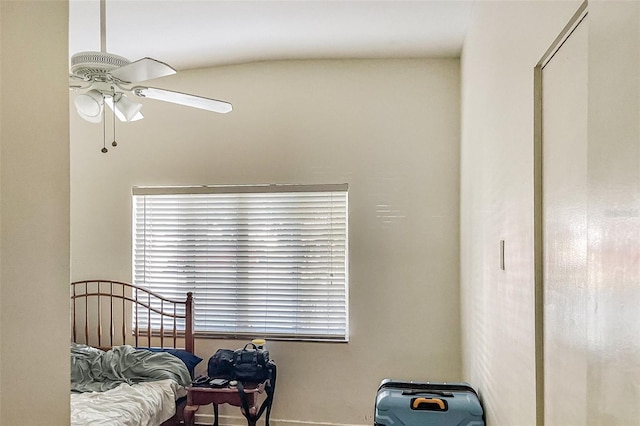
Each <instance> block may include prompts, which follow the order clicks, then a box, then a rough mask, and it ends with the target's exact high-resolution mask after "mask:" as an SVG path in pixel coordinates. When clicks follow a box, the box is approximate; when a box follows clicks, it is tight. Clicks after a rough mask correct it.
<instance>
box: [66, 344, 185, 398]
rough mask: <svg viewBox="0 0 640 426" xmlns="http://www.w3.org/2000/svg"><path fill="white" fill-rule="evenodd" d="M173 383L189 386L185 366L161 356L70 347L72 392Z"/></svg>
mask: <svg viewBox="0 0 640 426" xmlns="http://www.w3.org/2000/svg"><path fill="white" fill-rule="evenodd" d="M164 379H172V380H174V381H175V382H177V383H178V384H180V385H182V386H188V385H189V384H190V383H191V376H190V375H189V371H188V370H187V367H186V366H185V365H184V363H183V362H182V361H181V360H180V359H179V358H177V357H175V356H173V355H171V354H169V353H164V352H151V351H147V350H143V349H135V348H134V347H132V346H129V345H124V346H116V347H114V348H113V349H111V350H109V351H106V352H105V351H102V350H100V349H96V348H93V347H91V346H86V345H80V344H77V343H72V344H71V390H72V391H75V392H104V391H107V390H109V389H114V388H116V387H117V386H119V385H120V384H122V383H127V384H130V385H131V384H134V383H140V382H150V381H156V380H164Z"/></svg>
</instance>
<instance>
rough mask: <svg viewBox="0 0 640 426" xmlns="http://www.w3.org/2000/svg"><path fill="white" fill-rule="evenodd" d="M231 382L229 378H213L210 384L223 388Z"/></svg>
mask: <svg viewBox="0 0 640 426" xmlns="http://www.w3.org/2000/svg"><path fill="white" fill-rule="evenodd" d="M228 384H229V380H227V379H219V378H217V379H211V381H210V382H209V386H211V387H213V388H223V387H225V386H227V385H228Z"/></svg>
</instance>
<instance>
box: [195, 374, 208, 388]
mask: <svg viewBox="0 0 640 426" xmlns="http://www.w3.org/2000/svg"><path fill="white" fill-rule="evenodd" d="M210 381H211V377H209V376H199V377H196V378H195V379H194V380H193V382H192V383H191V385H192V386H209V382H210Z"/></svg>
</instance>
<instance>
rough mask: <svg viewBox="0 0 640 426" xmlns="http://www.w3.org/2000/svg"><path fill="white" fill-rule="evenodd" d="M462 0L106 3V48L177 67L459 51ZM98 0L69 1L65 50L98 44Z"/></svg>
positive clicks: (464, 17) (465, 7) (467, 10)
mask: <svg viewBox="0 0 640 426" xmlns="http://www.w3.org/2000/svg"><path fill="white" fill-rule="evenodd" d="M471 8H472V0H440V1H436V0H413V1H405V0H323V1H320V0H317V1H313V0H253V1H249V0H167V1H157V0H107V2H106V10H107V13H106V34H107V37H106V42H107V51H108V52H110V53H114V54H117V55H121V56H124V57H126V58H128V59H130V60H136V59H140V58H142V57H152V58H155V59H158V60H160V61H163V62H166V63H168V64H170V65H172V66H173V67H174V68H176V69H179V70H181V69H182V70H184V69H190V68H201V67H208V66H218V65H228V64H237V63H245V62H254V61H263V60H282V59H335V58H407V57H409V58H416V57H457V56H459V55H460V52H461V48H462V43H463V41H464V36H465V32H466V28H467V25H468V23H469V21H470V15H471ZM99 13H100V3H99V0H71V1H70V2H69V53H70V54H74V53H76V52H79V51H85V50H92V51H98V50H100V15H99Z"/></svg>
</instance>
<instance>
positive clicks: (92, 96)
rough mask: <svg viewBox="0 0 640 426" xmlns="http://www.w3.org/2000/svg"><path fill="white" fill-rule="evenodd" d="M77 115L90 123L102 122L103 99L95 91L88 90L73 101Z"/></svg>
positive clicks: (100, 94)
mask: <svg viewBox="0 0 640 426" xmlns="http://www.w3.org/2000/svg"><path fill="white" fill-rule="evenodd" d="M73 103H74V104H75V106H76V110H77V111H78V115H79V116H80V117H82V118H83V119H85V120H87V121H89V122H91V123H99V122H100V121H101V120H102V110H103V109H104V97H103V96H102V93H100V92H98V91H97V90H89V91H88V92H86V93H82V94H80V95H77V96H76V97H75V99H74V100H73Z"/></svg>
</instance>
